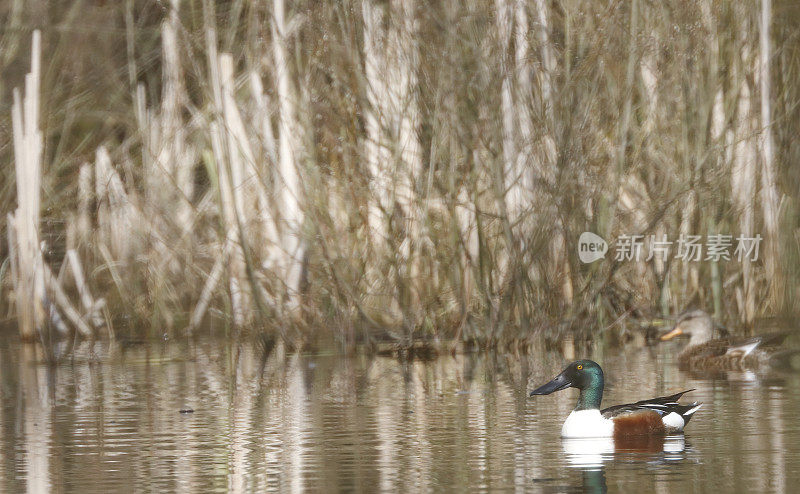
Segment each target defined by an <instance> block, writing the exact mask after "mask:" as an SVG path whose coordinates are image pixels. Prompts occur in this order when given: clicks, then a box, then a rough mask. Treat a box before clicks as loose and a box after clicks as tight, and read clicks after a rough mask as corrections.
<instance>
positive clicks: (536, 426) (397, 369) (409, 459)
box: [0, 341, 800, 493]
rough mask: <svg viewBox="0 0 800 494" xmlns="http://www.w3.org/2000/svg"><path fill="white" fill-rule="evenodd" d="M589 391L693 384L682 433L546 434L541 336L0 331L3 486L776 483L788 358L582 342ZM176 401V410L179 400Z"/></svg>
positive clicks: (416, 487) (792, 440)
mask: <svg viewBox="0 0 800 494" xmlns="http://www.w3.org/2000/svg"><path fill="white" fill-rule="evenodd" d="M589 353H590V354H589V355H581V356H587V357H592V358H594V359H595V360H597V361H598V362H600V363H601V365H602V366H603V368H604V370H605V373H606V380H607V389H606V392H605V395H604V401H603V403H604V405H607V406H608V405H612V404H616V403H623V402H630V401H635V400H638V399H642V398H648V397H652V396H656V395H663V394H668V393H673V392H676V391H679V390H682V389H688V388H696V391H694V392H692V393H690V394H689V395H687V396H686V397H685V398H684V399H687V398H691V399H696V400H700V401H702V402H704V406H703V408H702V409H701V410H700V411H699V412H697V414H696V415H695V417H694V418H693V419H692V422H691V423H690V425H689V427H688V429H687V433H686V434H685V436H678V437H670V438H667V439H666V441H660V440H651V441H645V442H638V443H633V444H626V445H619V444H617V445H614V444H613V443H608V442H605V441H571V442H570V441H566V442H565V441H562V439H561V438H560V437H559V431H560V427H561V423H562V422H563V420H564V418H565V417H566V416H567V415H568V414H569V412H570V410H571V409H572V407H573V406H574V403H575V401H576V399H577V391H575V390H567V391H562V392H559V393H556V394H553V395H549V396H543V397H537V398H535V399H531V398H528V397H527V394H528V393H527V392H528V391H529V390H530V389H533V387H534V386H536V385H539V384H541V383H544V382H546V381H547V380H549V379H550V378H552V377H553V376H554V375H555V374H556V373H557V372H559V371H560V370H561V368H562V367H563V366H564V364H565V363H567V359H565V358H564V357H563V356H562V355H560V354H559V353H556V352H545V351H541V352H536V353H535V354H532V355H526V356H502V355H492V354H489V355H486V354H467V355H457V356H447V357H441V358H438V359H435V360H432V361H425V362H423V361H413V362H401V361H399V360H397V359H392V358H385V357H384V358H382V357H376V358H370V357H365V356H355V357H349V358H345V357H341V356H338V355H334V354H326V355H319V354H308V355H305V354H304V355H285V354H284V353H283V352H282V351H280V349H279V350H278V351H275V352H273V353H272V354H270V355H269V356H267V357H266V358H264V352H263V351H262V350H261V347H260V346H258V345H252V344H249V343H243V344H238V345H233V346H231V345H223V344H219V342H215V341H202V342H198V343H170V342H158V343H150V344H142V345H129V346H122V345H119V344H112V343H108V342H102V343H96V344H94V345H93V346H91V347H89V346H88V345H86V346H83V347H81V348H79V349H78V350H77V351H76V358H75V359H74V360H66V361H64V362H61V363H59V364H58V365H47V364H45V363H44V362H43V359H42V358H41V356H40V355H37V352H36V350H35V349H34V347H31V346H24V345H19V344H16V343H11V342H5V343H3V346H1V347H0V373H1V374H0V382H1V384H0V385H1V386H2V388H1V389H0V391H1V392H2V408H0V491H3V492H21V491H25V490H28V491H30V492H45V491H47V490H50V491H55V492H82V493H91V492H114V491H118V492H127V491H131V490H135V491H177V490H179V491H181V492H190V491H195V492H213V491H236V492H240V491H290V492H300V491H329V492H335V491H376V490H382V491H396V492H397V491H399V492H429V491H451V490H453V489H457V490H463V491H475V492H481V491H488V490H492V491H498V490H515V491H533V492H585V491H588V492H603V491H604V490H605V489H606V488H607V489H608V490H609V491H612V492H625V491H629V492H664V493H667V492H682V493H683V492H708V491H716V492H756V491H758V492H787V491H791V490H792V486H797V485H800V468H798V466H800V421H798V418H800V416H799V415H798V412H797V410H798V404H800V397H799V395H800V393H798V391H800V376H798V375H797V374H793V373H781V372H769V373H760V374H754V373H730V374H727V375H722V376H714V377H710V376H696V375H688V374H685V373H683V372H681V371H679V370H678V369H677V366H676V363H675V357H674V347H657V348H655V349H648V348H629V349H624V350H606V351H603V350H595V351H593V352H589ZM190 409H191V410H193V412H192V413H181V411H182V410H183V411H184V412H186V411H188V410H190Z"/></svg>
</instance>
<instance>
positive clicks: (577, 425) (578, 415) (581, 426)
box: [561, 410, 614, 437]
mask: <svg viewBox="0 0 800 494" xmlns="http://www.w3.org/2000/svg"><path fill="white" fill-rule="evenodd" d="M613 435H614V421H612V420H610V419H606V418H603V416H602V415H600V410H573V411H572V413H570V414H569V417H567V420H566V421H565V422H564V426H563V427H561V437H612V436H613Z"/></svg>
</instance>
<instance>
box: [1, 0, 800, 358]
mask: <svg viewBox="0 0 800 494" xmlns="http://www.w3.org/2000/svg"><path fill="white" fill-rule="evenodd" d="M688 5H689V3H688V2H682V1H668V2H659V3H650V2H643V1H641V0H634V1H633V2H621V1H615V2H610V3H608V2H606V3H598V2H588V1H575V2H566V3H565V2H559V3H554V2H547V1H543V0H531V1H522V0H495V1H468V2H456V1H454V0H443V1H440V2H424V3H423V2H401V1H397V0H393V1H389V2H377V1H373V0H363V1H345V2H311V1H301V2H284V1H283V0H274V1H273V2H251V1H231V2H212V1H210V0H204V1H201V2H181V1H179V0H171V1H170V2H149V1H134V0H128V1H126V2H121V3H119V4H117V3H114V4H108V3H98V2H89V1H79V2H76V3H75V4H74V5H69V6H67V5H66V4H57V5H56V4H48V3H45V2H41V3H37V2H32V3H25V4H22V3H20V2H11V3H10V4H9V5H8V6H6V7H4V9H5V10H0V15H2V16H3V18H4V21H6V22H5V25H8V26H13V29H11V28H10V29H7V30H6V31H4V32H3V34H2V37H3V39H2V40H0V64H1V65H0V69H2V71H3V74H4V77H3V81H2V88H1V90H2V94H0V104H2V105H6V106H2V107H0V110H2V114H3V115H5V116H4V117H3V118H2V119H0V121H6V120H7V119H8V120H10V118H11V114H12V111H11V109H10V107H9V106H8V104H7V103H6V102H7V101H10V100H9V98H7V95H8V94H9V92H10V89H11V88H14V87H20V86H22V84H23V80H22V74H24V73H25V72H26V71H27V70H28V67H30V60H31V53H34V55H33V56H34V60H35V57H36V55H35V53H37V47H36V46H34V47H31V46H30V44H29V40H30V39H31V36H30V32H31V30H32V29H33V28H39V29H41V32H42V43H41V45H42V55H41V57H42V58H41V71H40V73H41V76H40V78H41V84H40V88H38V89H37V88H28V87H27V84H26V89H25V97H26V98H28V97H29V91H30V93H31V94H30V97H38V98H41V103H40V104H39V109H38V110H35V109H32V110H30V111H33V114H31V115H30V116H29V115H27V114H26V115H25V118H24V122H25V125H21V126H20V128H19V129H17V127H16V126H15V125H13V126H10V125H8V124H7V123H6V124H4V125H2V126H0V131H2V133H0V138H2V139H1V140H0V154H2V155H3V158H4V159H5V160H6V162H11V161H13V162H14V163H15V165H16V166H17V171H16V173H15V174H13V175H12V174H11V171H10V170H9V169H5V170H3V171H2V172H0V173H3V174H4V182H3V183H4V184H7V185H5V186H4V187H3V188H2V189H0V207H2V208H3V212H5V213H10V212H12V211H18V212H20V213H18V214H16V213H15V218H16V219H15V220H14V225H16V227H15V228H14V229H13V231H12V230H9V226H8V225H4V226H3V228H5V229H6V230H7V233H8V234H7V235H4V236H3V238H6V237H8V238H10V239H11V241H10V242H9V243H8V245H4V249H3V250H2V251H0V252H1V253H2V255H3V256H4V257H6V258H7V259H8V261H7V262H6V264H7V265H9V266H10V267H11V268H13V269H5V270H2V271H0V272H2V274H3V278H2V281H3V288H4V292H3V293H4V297H3V304H4V305H5V306H6V308H5V310H6V312H7V313H8V314H11V315H13V316H16V317H17V319H18V320H19V321H20V328H21V331H22V332H23V334H24V335H25V336H27V337H34V335H35V334H36V331H37V329H36V328H39V331H40V332H41V331H42V329H41V328H44V327H46V326H47V325H48V321H50V323H53V321H54V320H55V319H58V318H61V319H63V321H62V322H61V324H62V325H64V326H72V327H79V328H78V329H79V331H80V332H82V333H84V334H85V335H87V336H88V335H97V334H102V333H103V332H104V331H112V332H114V333H116V334H117V335H125V336H128V335H135V334H139V333H141V332H145V333H150V334H158V335H162V334H165V333H166V334H167V335H183V334H187V333H191V334H202V333H206V332H211V333H220V334H233V332H235V331H238V330H239V329H243V328H252V329H256V330H259V331H264V332H267V333H269V334H276V335H280V336H281V337H282V338H283V339H284V340H285V341H287V342H289V343H292V344H297V345H302V344H304V343H307V342H310V341H318V342H322V343H321V344H324V343H326V342H327V343H331V342H338V343H339V344H343V345H352V344H355V343H356V342H359V341H373V342H374V341H379V340H388V341H395V342H398V343H399V344H401V345H402V346H411V345H413V344H414V342H416V341H426V342H432V343H434V344H439V345H442V346H445V345H448V344H450V342H453V341H478V342H481V343H483V344H494V343H497V342H502V341H511V340H518V339H526V338H529V337H534V336H535V335H546V336H548V337H553V338H558V337H560V336H566V335H570V336H590V335H593V336H597V335H601V334H602V335H605V334H610V333H614V334H621V335H625V334H626V333H627V332H629V331H630V329H631V328H633V327H636V326H637V325H638V324H639V323H638V322H637V321H639V320H642V319H651V318H653V317H656V316H667V315H669V314H673V313H676V312H679V311H681V310H683V309H684V308H686V307H689V306H700V307H704V308H707V309H708V310H710V311H713V312H715V315H716V316H717V317H718V318H719V319H722V320H727V321H729V322H733V321H735V322H743V323H747V324H750V323H752V322H753V321H754V320H756V319H757V318H759V317H763V316H769V315H775V314H779V313H782V312H785V311H787V310H791V309H792V308H793V306H792V304H787V302H788V301H791V300H792V299H793V297H794V295H795V293H796V291H797V287H798V281H800V270H799V269H798V266H800V251H799V250H798V245H799V244H798V242H797V240H796V239H797V232H798V205H797V204H796V199H795V197H796V191H797V190H798V187H799V186H800V176H798V175H797V172H796V170H795V167H793V166H791V165H792V163H794V162H795V161H796V160H797V159H798V157H800V156H799V155H800V148H798V147H797V144H796V143H795V142H794V141H795V139H794V138H793V136H794V135H796V132H797V130H798V121H800V120H799V119H798V101H800V91H799V90H798V89H799V88H798V84H797V82H796V81H797V80H800V79H799V78H798V77H797V76H798V66H799V65H798V61H800V50H798V46H799V45H798V39H800V38H799V37H798V36H797V34H798V32H799V31H798V27H800V9H798V8H797V7H796V6H794V5H793V3H791V2H785V1H777V2H771V1H770V0H763V1H760V2H744V3H743V2H714V1H710V0H709V1H703V2H700V3H699V4H695V3H692V4H691V5H692V7H691V8H688V7H687V6H688ZM23 67H24V69H23ZM33 93H36V94H33ZM26 109H27V107H26ZM29 119H32V120H31V121H33V122H34V123H33V124H32V125H33V126H32V127H30V126H29V125H28V122H29ZM37 119H38V122H37ZM28 132H41V140H42V142H41V146H40V154H41V170H42V172H41V185H38V184H37V183H35V180H34V181H33V182H31V180H30V179H29V178H26V177H27V175H26V173H27V171H35V170H34V169H33V168H31V167H30V166H27V165H26V164H25V163H28V161H26V160H28V158H24V157H19V156H18V155H14V151H12V147H13V148H14V149H16V147H15V146H12V145H11V144H10V143H11V142H23V141H24V142H27V141H25V140H26V139H28V136H29V134H28ZM7 168H8V167H7ZM21 170H22V172H21ZM35 176H36V174H34V177H35ZM15 183H16V184H17V188H16V190H15V189H14V186H13V185H8V184H15ZM37 195H40V196H41V197H40V198H38V197H37ZM37 208H41V211H42V214H41V225H39V221H38V218H39V213H37V212H36V209H37ZM5 216H6V215H4V217H5ZM10 224H11V223H9V225H10ZM583 231H593V232H596V233H598V234H600V235H601V236H603V237H604V238H606V239H607V240H609V241H612V245H611V248H612V249H613V248H614V245H613V239H615V238H617V237H618V236H620V235H623V234H641V235H646V236H647V235H651V234H652V235H657V236H658V237H659V238H660V237H661V236H663V235H667V236H668V237H669V238H670V239H671V240H677V238H678V236H679V235H680V234H685V235H689V234H694V235H707V234H714V233H728V234H733V235H738V234H748V235H754V234H756V233H760V234H761V235H762V236H763V237H764V242H763V245H762V250H761V256H760V258H759V260H758V261H756V262H752V263H751V262H738V261H736V260H733V261H721V262H712V261H707V262H693V263H692V262H682V261H679V260H676V259H674V258H672V257H670V258H668V259H666V260H663V261H662V260H660V259H658V258H655V259H653V260H650V261H640V262H618V261H614V260H613V259H612V258H613V250H612V252H610V254H611V255H610V256H609V257H608V258H607V259H606V260H604V261H600V262H597V263H594V264H588V265H585V264H582V263H581V262H580V261H579V260H578V256H577V244H576V242H577V238H578V236H579V235H580V233H581V232H583ZM26 232H27V233H26ZM20 235H21V236H20ZM36 235H38V236H40V238H41V239H42V241H43V244H40V243H39V242H38V241H34V240H35V238H36ZM31 239H34V240H31ZM37 245H39V247H38V248H37V247H36V246H37ZM32 258H40V259H41V262H40V263H39V264H37V263H36V262H32V261H30V259H32ZM32 264H33V265H41V266H42V267H43V268H47V270H50V271H52V273H53V274H52V277H53V280H54V281H53V283H51V284H49V285H47V287H46V289H44V290H43V291H42V292H41V293H40V295H39V296H38V298H37V297H34V298H33V299H31V298H30V297H27V296H23V293H28V292H29V291H30V286H29V285H26V283H28V282H27V281H25V280H26V279H27V278H25V277H26V276H31V275H30V273H33V272H35V269H33V268H30V267H22V266H23V265H26V266H28V265H32ZM37 269H38V268H37ZM84 270H85V271H84ZM21 273H22V274H21ZM25 273H27V274H25ZM45 278H46V276H45ZM56 292H59V293H60V294H59V295H58V296H56ZM92 294H102V297H101V298H97V299H95V298H94V297H93V296H92ZM29 300H44V301H45V303H46V304H47V306H48V307H52V308H53V310H49V309H48V311H41V314H42V317H41V318H40V319H37V320H34V321H33V322H30V321H31V318H30V316H29V315H26V314H30V313H36V312H35V311H34V309H31V308H30V307H28V303H29V302H26V301H29ZM51 300H53V301H56V302H55V303H51V302H50V301H51ZM32 311H34V312H32ZM62 316H63V317H62ZM26 321H28V322H26ZM31 328H33V329H31Z"/></svg>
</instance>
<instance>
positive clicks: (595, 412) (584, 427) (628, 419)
mask: <svg viewBox="0 0 800 494" xmlns="http://www.w3.org/2000/svg"><path fill="white" fill-rule="evenodd" d="M604 383H605V381H604V377H603V369H602V368H601V367H600V365H599V364H598V363H597V362H594V361H592V360H576V361H575V362H572V363H571V364H569V365H568V366H567V367H566V368H565V369H564V370H563V371H561V373H560V374H559V375H557V376H556V377H555V378H553V379H552V380H551V381H550V382H548V383H547V384H543V385H542V386H539V387H538V388H536V389H534V390H533V391H531V393H530V397H534V396H537V395H549V394H551V393H554V392H556V391H561V390H563V389H567V388H578V389H579V390H580V395H579V396H578V404H577V405H576V406H575V409H574V410H573V411H572V412H571V413H570V414H569V416H568V417H567V419H566V420H565V421H564V425H563V426H562V427H561V437H562V438H614V439H615V440H618V439H624V438H626V437H630V436H643V435H659V436H665V435H668V434H678V433H681V432H683V428H684V427H686V424H688V423H689V420H690V419H691V418H692V415H694V413H695V412H696V411H697V410H699V409H700V407H701V406H702V403H699V402H696V401H695V402H693V403H691V404H688V405H681V404H680V403H678V400H679V399H680V398H681V396H683V395H684V394H686V393H688V392H689V391H694V390H693V389H690V390H686V391H681V392H680V393H675V394H673V395H669V396H660V397H658V398H651V399H649V400H642V401H637V402H636V403H628V404H625V405H615V406H612V407H608V408H605V409H603V410H601V409H600V402H601V401H602V399H603V386H604Z"/></svg>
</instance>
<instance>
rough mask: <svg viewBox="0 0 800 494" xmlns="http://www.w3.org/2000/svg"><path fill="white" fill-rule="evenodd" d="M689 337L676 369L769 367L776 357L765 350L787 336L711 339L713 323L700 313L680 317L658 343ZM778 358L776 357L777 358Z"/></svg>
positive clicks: (679, 356)
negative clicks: (681, 336)
mask: <svg viewBox="0 0 800 494" xmlns="http://www.w3.org/2000/svg"><path fill="white" fill-rule="evenodd" d="M680 335H688V336H689V342H688V343H687V344H686V347H685V348H684V349H683V351H681V353H680V355H678V366H679V367H681V368H682V369H688V370H699V371H702V370H743V369H756V368H758V367H760V366H763V365H768V364H769V362H770V361H771V359H773V357H775V356H776V355H777V354H774V353H772V352H769V351H767V350H766V349H767V348H771V347H775V346H777V345H780V344H781V343H783V340H784V339H785V338H786V336H787V334H786V333H773V334H766V335H761V336H756V337H753V338H746V339H742V340H738V341H737V340H733V339H731V338H729V337H727V336H723V337H719V338H714V322H713V321H712V320H711V316H709V315H708V314H707V313H706V312H705V311H703V310H693V311H690V312H686V313H684V314H682V315H681V316H680V317H679V318H678V320H677V322H676V323H675V326H674V327H673V328H672V330H671V331H670V332H668V333H666V334H664V335H662V336H661V341H667V340H671V339H672V338H675V337H676V336H680ZM778 356H779V355H778Z"/></svg>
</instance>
